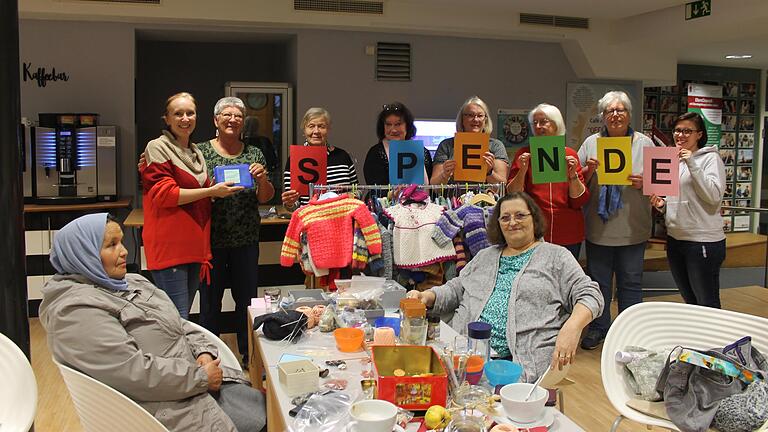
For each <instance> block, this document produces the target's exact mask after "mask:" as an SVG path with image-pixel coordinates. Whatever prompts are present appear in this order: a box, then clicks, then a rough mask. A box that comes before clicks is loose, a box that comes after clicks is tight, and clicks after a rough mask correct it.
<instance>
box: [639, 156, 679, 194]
mask: <svg viewBox="0 0 768 432" xmlns="http://www.w3.org/2000/svg"><path fill="white" fill-rule="evenodd" d="M677 153H678V149H677V147H643V195H658V196H678V195H679V194H680V159H679V158H678V156H677Z"/></svg>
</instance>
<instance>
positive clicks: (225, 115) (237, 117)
mask: <svg viewBox="0 0 768 432" xmlns="http://www.w3.org/2000/svg"><path fill="white" fill-rule="evenodd" d="M219 115H220V116H221V117H222V118H223V119H225V120H229V119H231V118H232V117H234V118H235V120H242V119H243V115H242V114H233V113H219Z"/></svg>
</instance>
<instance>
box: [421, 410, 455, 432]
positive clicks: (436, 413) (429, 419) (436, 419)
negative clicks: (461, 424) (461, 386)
mask: <svg viewBox="0 0 768 432" xmlns="http://www.w3.org/2000/svg"><path fill="white" fill-rule="evenodd" d="M450 421H451V413H449V412H448V410H447V409H445V408H444V407H442V406H440V405H432V406H431V407H429V409H428V410H427V412H426V414H424V425H425V426H426V427H428V428H430V429H443V428H444V427H446V426H448V423H449V422H450Z"/></svg>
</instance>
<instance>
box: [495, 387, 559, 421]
mask: <svg viewBox="0 0 768 432" xmlns="http://www.w3.org/2000/svg"><path fill="white" fill-rule="evenodd" d="M531 387H533V384H528V383H512V384H507V385H505V386H504V387H502V388H501V391H500V392H499V395H501V405H502V406H503V407H504V411H505V412H506V414H507V416H508V417H509V418H511V419H512V420H515V421H517V422H519V423H530V422H533V421H536V420H538V419H539V418H540V417H541V415H542V413H543V412H544V404H546V403H547V399H548V397H549V392H547V390H546V389H544V388H542V387H536V390H534V391H533V394H532V395H531V397H530V398H529V399H528V401H527V402H526V401H525V400H524V399H525V396H526V395H527V394H528V392H529V391H531Z"/></svg>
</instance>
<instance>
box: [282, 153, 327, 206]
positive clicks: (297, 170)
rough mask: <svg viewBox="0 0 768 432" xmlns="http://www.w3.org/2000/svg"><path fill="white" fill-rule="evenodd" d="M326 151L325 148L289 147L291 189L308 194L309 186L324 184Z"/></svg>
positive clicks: (325, 177)
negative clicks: (311, 184)
mask: <svg viewBox="0 0 768 432" xmlns="http://www.w3.org/2000/svg"><path fill="white" fill-rule="evenodd" d="M327 174H328V150H327V149H326V147H325V146H302V145H292V146H291V189H293V190H295V191H296V192H298V193H299V195H308V194H309V184H310V183H315V184H326V183H327V182H328V181H327Z"/></svg>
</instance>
